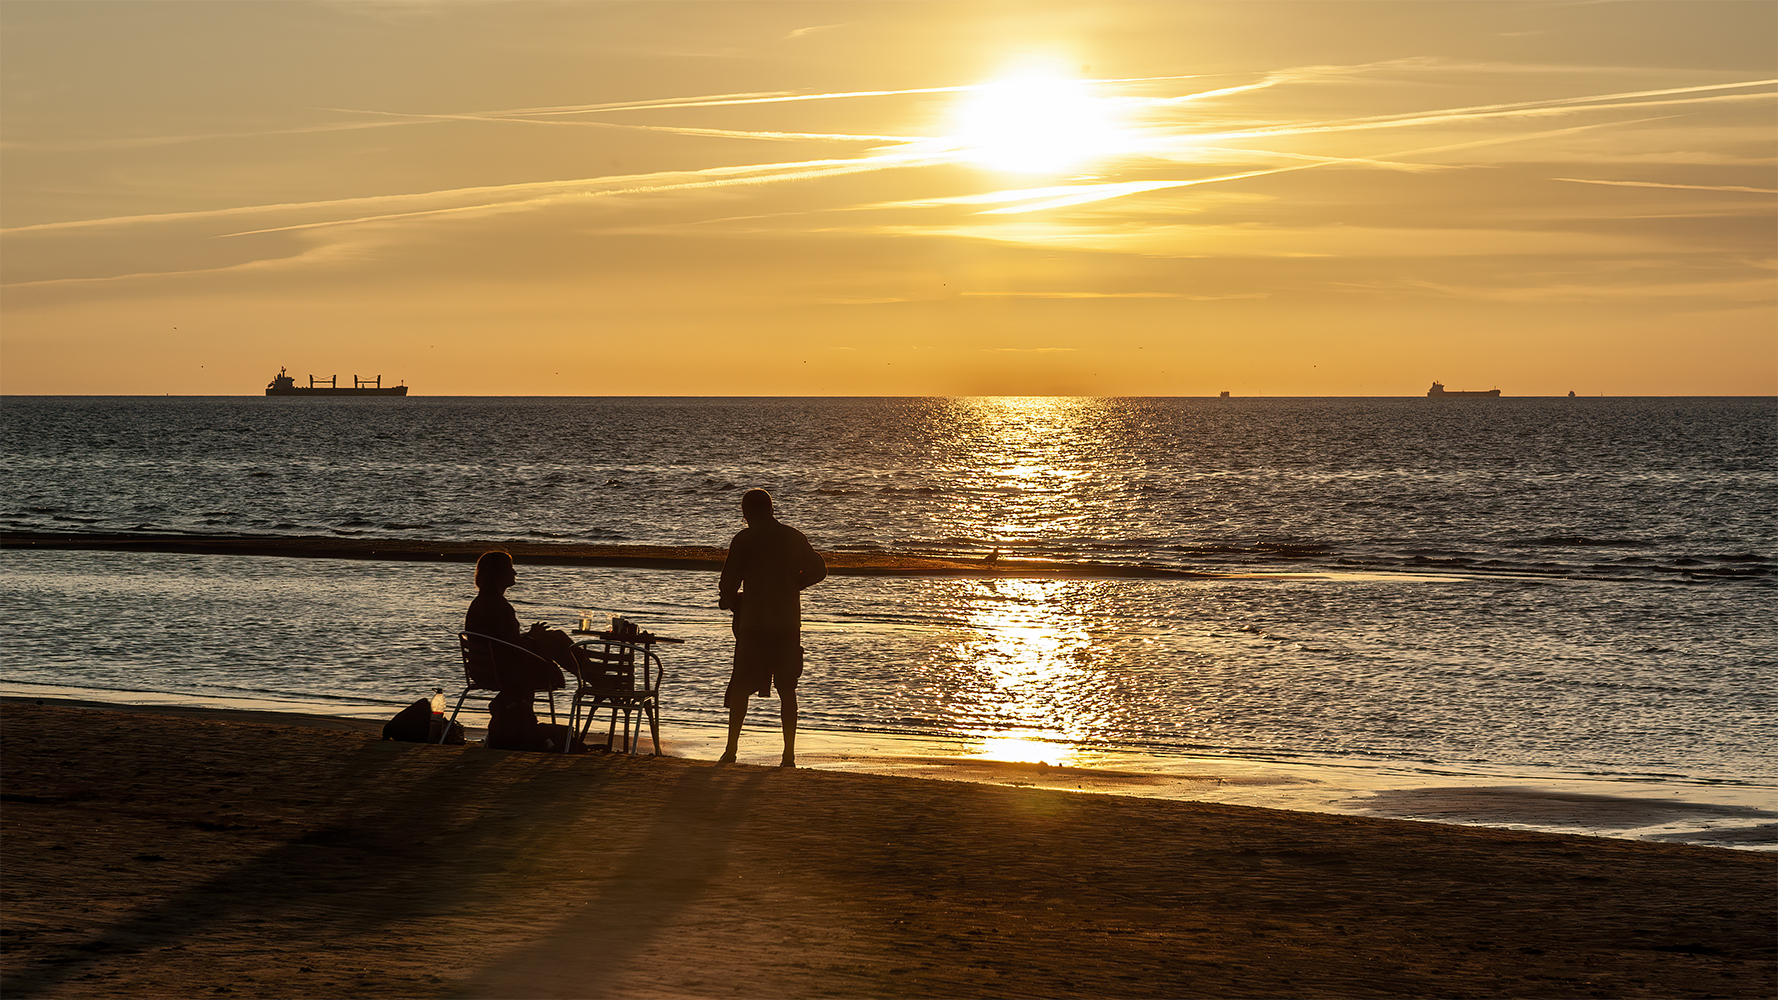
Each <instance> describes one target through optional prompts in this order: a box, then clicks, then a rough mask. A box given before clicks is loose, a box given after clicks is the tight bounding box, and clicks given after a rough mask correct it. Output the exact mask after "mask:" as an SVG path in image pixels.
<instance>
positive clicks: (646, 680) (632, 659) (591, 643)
mask: <svg viewBox="0 0 1778 1000" xmlns="http://www.w3.org/2000/svg"><path fill="white" fill-rule="evenodd" d="M579 645H580V647H581V649H582V650H584V651H585V652H586V654H587V659H588V660H589V661H591V669H590V670H588V671H587V672H586V675H585V676H583V677H582V678H581V684H582V686H583V687H584V688H587V689H589V690H595V691H607V692H614V693H615V692H633V693H636V694H642V693H650V694H652V693H653V692H655V691H656V690H658V689H659V688H660V684H661V675H662V669H661V659H660V657H658V656H656V655H654V650H653V649H652V648H651V647H650V646H648V645H645V644H643V643H633V642H624V641H622V640H618V639H604V640H588V641H585V642H582V643H580V644H579Z"/></svg>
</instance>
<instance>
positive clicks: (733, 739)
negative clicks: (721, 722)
mask: <svg viewBox="0 0 1778 1000" xmlns="http://www.w3.org/2000/svg"><path fill="white" fill-rule="evenodd" d="M740 699H741V703H740V704H739V705H735V706H731V707H730V708H729V710H728V749H727V750H724V751H723V752H722V756H721V757H718V758H716V763H718V764H733V763H734V762H735V751H737V750H739V749H740V748H741V723H742V722H743V721H745V720H746V718H747V696H746V695H741V696H740Z"/></svg>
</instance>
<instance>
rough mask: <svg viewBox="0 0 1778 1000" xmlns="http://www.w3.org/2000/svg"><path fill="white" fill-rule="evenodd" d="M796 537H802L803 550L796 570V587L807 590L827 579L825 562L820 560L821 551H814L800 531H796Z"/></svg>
mask: <svg viewBox="0 0 1778 1000" xmlns="http://www.w3.org/2000/svg"><path fill="white" fill-rule="evenodd" d="M797 537H798V538H801V539H802V542H803V545H802V549H803V551H802V565H801V566H799V567H797V572H796V589H798V590H808V589H809V588H810V587H813V586H814V585H816V584H817V583H820V582H821V581H823V580H825V579H827V563H826V562H825V561H823V560H822V558H821V553H819V552H816V551H815V547H814V546H813V545H810V544H809V540H808V538H806V537H804V535H803V534H802V533H801V532H798V533H797Z"/></svg>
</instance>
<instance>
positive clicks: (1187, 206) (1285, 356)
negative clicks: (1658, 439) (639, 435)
mask: <svg viewBox="0 0 1778 1000" xmlns="http://www.w3.org/2000/svg"><path fill="white" fill-rule="evenodd" d="M1775 95H1778V4H1774V3H1771V2H1768V0H1746V2H1743V0H1682V2H1676V3H1665V2H1656V0H1634V2H1590V0H1589V2H1517V0H1483V2H1463V0H1449V2H1430V0H1410V2H1384V3H1368V2H1346V0H1322V2H1307V3H1297V2H1289V0H1275V2H1257V0H1246V2H1165V0H1152V2H1140V3H1128V4H1126V3H1115V2H1098V0H1095V2H1088V3H1071V2H1042V3H1036V2H1007V3H971V2H938V3H924V2H915V0H907V2H892V3H866V2H846V3H826V2H795V3H755V2H748V0H735V2H717V3H698V2H661V0H648V2H638V3H592V2H551V3H533V2H527V0H503V2H492V3H481V2H469V0H453V2H424V0H410V2H382V0H356V2H307V0H266V2H231V0H210V2H196V3H187V2H161V0H126V2H105V0H86V2H63V0H4V2H0V394H6V395H26V394H128V395H135V394H151V395H158V394H163V393H169V394H175V395H254V394H259V393H261V392H263V390H264V387H265V385H266V383H267V382H269V381H270V380H271V378H272V376H274V375H276V374H277V373H278V370H279V369H280V368H281V367H288V369H289V371H290V373H291V374H292V375H294V376H296V378H297V380H298V384H306V380H307V378H308V376H310V375H314V376H319V377H321V378H323V379H325V378H328V377H331V376H338V377H339V378H340V380H341V381H342V382H344V383H346V384H350V383H349V380H350V379H351V378H352V377H353V376H354V375H356V376H362V377H367V378H368V377H372V376H380V377H381V378H382V379H383V382H384V384H391V383H395V382H403V383H405V384H407V385H408V386H409V387H410V389H411V390H412V392H413V394H415V395H428V396H450V395H724V396H778V395H810V396H828V395H834V396H855V395H862V396H879V395H892V396H903V395H918V396H929V395H941V396H957V395H1092V396H1214V395H1216V394H1217V393H1218V392H1222V391H1227V392H1230V393H1231V394H1232V395H1236V396H1407V395H1418V394H1422V393H1424V392H1425V391H1426V389H1427V387H1428V386H1429V385H1430V384H1431V383H1432V382H1433V381H1434V380H1438V381H1440V382H1443V383H1444V384H1446V385H1447V386H1448V387H1449V388H1452V389H1490V388H1499V389H1500V390H1502V392H1503V394H1505V395H1507V396H1544V395H1562V394H1566V393H1567V392H1569V391H1571V390H1572V391H1574V392H1576V393H1578V394H1580V395H1583V396H1587V395H1628V396H1637V395H1768V394H1773V393H1778V305H1775V299H1778V295H1775V293H1778V275H1775V266H1778V108H1775V103H1778V102H1775V100H1774V97H1775Z"/></svg>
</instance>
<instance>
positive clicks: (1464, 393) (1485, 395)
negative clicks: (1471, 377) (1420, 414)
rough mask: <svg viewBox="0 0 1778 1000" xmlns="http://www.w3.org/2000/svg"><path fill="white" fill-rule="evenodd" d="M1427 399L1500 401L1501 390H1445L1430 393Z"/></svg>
mask: <svg viewBox="0 0 1778 1000" xmlns="http://www.w3.org/2000/svg"><path fill="white" fill-rule="evenodd" d="M1426 398H1427V399H1499V398H1500V390H1499V389H1457V390H1455V391H1453V390H1450V389H1445V390H1443V391H1440V392H1429V393H1427V394H1426Z"/></svg>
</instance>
